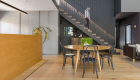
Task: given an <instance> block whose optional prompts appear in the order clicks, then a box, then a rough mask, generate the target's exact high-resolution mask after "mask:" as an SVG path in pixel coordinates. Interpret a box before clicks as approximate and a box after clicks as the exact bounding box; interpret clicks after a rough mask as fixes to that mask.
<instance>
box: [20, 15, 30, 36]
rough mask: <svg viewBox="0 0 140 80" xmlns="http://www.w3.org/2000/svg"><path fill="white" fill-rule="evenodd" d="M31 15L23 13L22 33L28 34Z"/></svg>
mask: <svg viewBox="0 0 140 80" xmlns="http://www.w3.org/2000/svg"><path fill="white" fill-rule="evenodd" d="M28 22H29V16H28V15H24V14H21V34H28V25H29V23H28Z"/></svg>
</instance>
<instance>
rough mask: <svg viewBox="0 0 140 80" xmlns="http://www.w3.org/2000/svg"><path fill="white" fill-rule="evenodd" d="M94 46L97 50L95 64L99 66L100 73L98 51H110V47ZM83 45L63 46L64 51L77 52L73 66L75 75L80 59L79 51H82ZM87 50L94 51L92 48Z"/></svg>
mask: <svg viewBox="0 0 140 80" xmlns="http://www.w3.org/2000/svg"><path fill="white" fill-rule="evenodd" d="M95 46H97V47H98V50H97V55H96V56H97V63H98V65H99V71H101V65H100V56H99V54H100V53H99V51H100V50H108V49H110V46H105V45H95ZM83 47H84V46H83V45H66V46H65V48H66V49H70V50H76V51H77V54H76V55H77V57H76V64H75V73H76V71H77V66H78V62H79V61H78V60H79V58H80V56H79V55H80V51H81V50H83ZM84 50H86V48H85V49H84ZM87 50H93V51H94V47H89V48H88V49H87Z"/></svg>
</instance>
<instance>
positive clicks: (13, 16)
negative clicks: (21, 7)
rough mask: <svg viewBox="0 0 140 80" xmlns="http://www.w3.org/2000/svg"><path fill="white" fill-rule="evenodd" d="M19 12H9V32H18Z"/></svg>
mask: <svg viewBox="0 0 140 80" xmlns="http://www.w3.org/2000/svg"><path fill="white" fill-rule="evenodd" d="M19 17H20V13H19V12H17V11H11V12H10V27H9V28H10V34H19V29H20V20H19V19H20V18H19Z"/></svg>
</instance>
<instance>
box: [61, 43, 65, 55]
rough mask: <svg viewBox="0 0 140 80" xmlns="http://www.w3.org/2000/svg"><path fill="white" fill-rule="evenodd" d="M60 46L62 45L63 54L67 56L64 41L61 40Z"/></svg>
mask: <svg viewBox="0 0 140 80" xmlns="http://www.w3.org/2000/svg"><path fill="white" fill-rule="evenodd" d="M60 46H61V48H62V51H63V56H65V54H66V51H65V48H64V45H63V44H62V42H60Z"/></svg>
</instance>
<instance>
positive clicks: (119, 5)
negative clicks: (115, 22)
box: [114, 0, 121, 15]
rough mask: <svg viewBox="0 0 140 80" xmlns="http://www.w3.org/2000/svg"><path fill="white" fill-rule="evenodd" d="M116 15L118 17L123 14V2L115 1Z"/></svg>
mask: <svg viewBox="0 0 140 80" xmlns="http://www.w3.org/2000/svg"><path fill="white" fill-rule="evenodd" d="M114 6H115V9H114V14H115V15H117V14H118V13H120V12H121V0H114Z"/></svg>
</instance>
